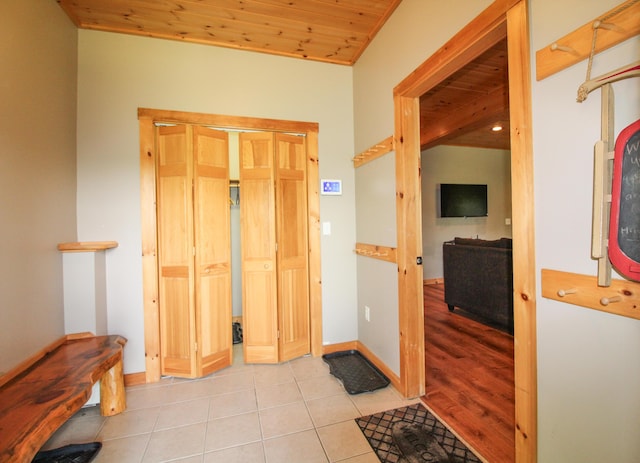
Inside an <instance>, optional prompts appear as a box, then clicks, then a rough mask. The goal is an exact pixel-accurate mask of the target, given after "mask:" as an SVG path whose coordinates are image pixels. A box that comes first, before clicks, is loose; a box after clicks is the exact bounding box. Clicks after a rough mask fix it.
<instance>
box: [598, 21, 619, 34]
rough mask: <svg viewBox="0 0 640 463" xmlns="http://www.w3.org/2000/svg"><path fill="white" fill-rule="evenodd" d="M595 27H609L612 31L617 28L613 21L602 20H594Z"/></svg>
mask: <svg viewBox="0 0 640 463" xmlns="http://www.w3.org/2000/svg"><path fill="white" fill-rule="evenodd" d="M593 28H594V29H607V30H609V31H612V30H614V29H615V28H616V26H615V24H611V23H603V22H602V21H600V20H597V21H594V23H593Z"/></svg>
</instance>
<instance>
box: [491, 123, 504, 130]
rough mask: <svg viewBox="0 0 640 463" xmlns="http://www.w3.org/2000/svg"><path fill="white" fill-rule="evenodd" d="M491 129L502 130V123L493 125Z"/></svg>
mask: <svg viewBox="0 0 640 463" xmlns="http://www.w3.org/2000/svg"><path fill="white" fill-rule="evenodd" d="M491 130H493V131H494V132H500V131H501V130H502V125H500V124H496V125H494V126H493V127H491Z"/></svg>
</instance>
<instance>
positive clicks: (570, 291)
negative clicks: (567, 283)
mask: <svg viewBox="0 0 640 463" xmlns="http://www.w3.org/2000/svg"><path fill="white" fill-rule="evenodd" d="M577 292H578V290H577V289H575V288H571V289H559V290H558V296H560V297H565V296H566V295H568V294H575V293H577Z"/></svg>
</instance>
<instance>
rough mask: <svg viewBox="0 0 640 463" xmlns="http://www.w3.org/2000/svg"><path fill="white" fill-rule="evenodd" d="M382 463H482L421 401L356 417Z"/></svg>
mask: <svg viewBox="0 0 640 463" xmlns="http://www.w3.org/2000/svg"><path fill="white" fill-rule="evenodd" d="M356 423H357V424H358V426H359V427H360V430H361V431H362V433H363V434H364V436H365V437H366V438H367V440H368V441H369V445H371V447H372V448H373V450H374V451H375V452H376V455H377V456H378V458H379V459H380V461H381V462H382V463H422V462H425V463H426V462H429V463H445V462H447V463H481V460H480V459H479V458H478V457H477V456H476V455H475V454H474V453H473V452H472V451H471V450H470V449H469V448H467V446H466V445H464V444H463V443H462V442H461V441H460V440H459V439H458V438H457V437H456V436H455V435H453V433H451V431H449V430H448V429H447V428H446V427H445V426H444V425H443V424H442V423H441V422H440V421H438V419H437V418H436V417H435V416H434V415H433V414H432V413H431V412H429V410H427V409H426V408H424V407H423V406H422V405H421V404H414V405H410V406H408V407H402V408H396V409H394V410H387V411H386V412H381V413H376V414H374V415H369V416H363V417H361V418H356Z"/></svg>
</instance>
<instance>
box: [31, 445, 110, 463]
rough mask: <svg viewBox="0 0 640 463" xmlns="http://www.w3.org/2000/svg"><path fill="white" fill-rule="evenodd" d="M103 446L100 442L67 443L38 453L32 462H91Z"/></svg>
mask: <svg viewBox="0 0 640 463" xmlns="http://www.w3.org/2000/svg"><path fill="white" fill-rule="evenodd" d="M101 448H102V443H100V442H91V443H88V444H71V445H65V446H64V447H60V448H59V449H53V450H43V451H40V452H38V453H36V456H35V458H34V459H33V461H32V462H31V463H89V462H90V461H93V459H94V458H95V457H96V455H98V452H99V451H100V449H101Z"/></svg>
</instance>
